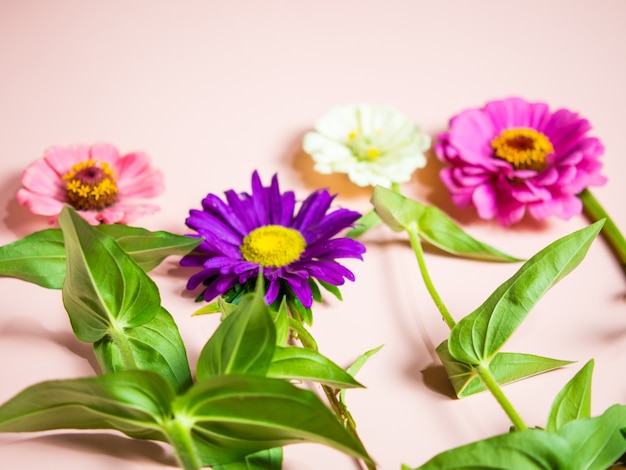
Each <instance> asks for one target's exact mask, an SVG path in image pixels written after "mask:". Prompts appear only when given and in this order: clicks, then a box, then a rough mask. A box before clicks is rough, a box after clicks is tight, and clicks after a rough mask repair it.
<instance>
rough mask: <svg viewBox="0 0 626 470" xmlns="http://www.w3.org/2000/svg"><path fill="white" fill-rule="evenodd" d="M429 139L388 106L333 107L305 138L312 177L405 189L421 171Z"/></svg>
mask: <svg viewBox="0 0 626 470" xmlns="http://www.w3.org/2000/svg"><path fill="white" fill-rule="evenodd" d="M429 147H430V137H429V136H427V135H426V134H424V133H422V132H421V130H420V128H419V127H418V126H417V125H415V124H414V123H413V122H412V121H411V120H410V119H409V118H408V117H407V116H405V115H404V114H402V113H400V112H399V111H398V110H397V109H395V108H393V107H392V106H374V105H370V104H360V105H349V106H336V107H334V108H332V109H330V110H329V111H328V112H327V113H326V114H325V115H324V116H322V117H321V118H320V119H319V120H318V121H317V123H316V124H315V131H311V132H308V133H307V134H306V135H305V136H304V142H303V148H304V151H305V152H306V153H308V154H309V155H311V157H312V158H313V160H314V161H315V167H314V168H315V171H317V172H319V173H323V174H330V173H346V174H347V175H348V178H350V180H351V181H352V182H353V183H355V184H356V185H358V186H376V185H380V186H384V187H387V188H388V187H391V185H392V184H394V183H406V182H407V181H409V180H410V179H411V176H412V175H413V172H414V171H415V170H416V169H418V168H422V167H423V166H424V165H426V157H425V156H424V151H426V150H427V149H428V148H429Z"/></svg>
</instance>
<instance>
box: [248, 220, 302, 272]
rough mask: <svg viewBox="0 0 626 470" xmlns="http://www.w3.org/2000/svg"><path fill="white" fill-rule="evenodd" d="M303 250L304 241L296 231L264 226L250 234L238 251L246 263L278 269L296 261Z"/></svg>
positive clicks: (275, 226)
mask: <svg viewBox="0 0 626 470" xmlns="http://www.w3.org/2000/svg"><path fill="white" fill-rule="evenodd" d="M305 248H306V241H305V240H304V237H303V236H302V234H300V232H298V231H297V230H294V229H292V228H288V227H283V226H282V225H266V226H264V227H259V228H257V229H254V230H253V231H252V232H250V233H249V234H248V235H247V236H246V237H245V238H244V239H243V244H242V245H241V248H240V249H239V250H240V251H241V255H242V256H243V258H244V259H245V260H246V261H250V262H252V263H257V264H260V265H261V266H265V267H275V268H278V267H281V266H286V265H288V264H290V263H293V262H294V261H296V260H297V259H298V258H300V255H301V254H302V252H303V251H304V249H305Z"/></svg>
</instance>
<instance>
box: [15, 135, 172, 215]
mask: <svg viewBox="0 0 626 470" xmlns="http://www.w3.org/2000/svg"><path fill="white" fill-rule="evenodd" d="M162 179H163V178H162V174H161V172H160V171H159V170H155V169H153V168H151V167H150V161H149V158H148V156H147V155H146V154H144V153H131V154H128V155H125V156H123V157H120V155H119V152H118V151H117V149H116V148H115V147H113V146H112V145H110V144H98V145H94V146H92V147H87V146H85V145H80V146H76V147H69V148H65V147H52V148H50V149H48V150H46V151H45V152H44V158H43V159H42V160H38V161H36V162H34V163H32V164H31V165H30V166H29V167H28V168H26V169H25V170H24V173H23V174H22V188H20V189H19V190H18V192H17V194H16V198H17V200H18V201H19V203H20V204H23V205H25V206H27V207H28V208H29V209H30V210H31V211H32V212H33V213H35V214H41V215H47V216H52V219H51V221H54V220H56V218H57V217H58V215H59V213H60V212H61V210H62V209H63V207H64V206H65V205H70V206H72V207H74V209H76V210H77V211H78V213H79V214H80V215H82V216H83V218H84V219H85V220H87V221H88V222H89V223H90V224H92V225H97V224H100V223H106V224H114V223H126V224H127V223H131V222H134V221H135V220H136V219H138V218H139V217H141V216H143V215H148V214H153V213H155V212H157V211H158V210H159V207H158V206H156V205H154V204H147V203H145V202H143V201H142V199H145V198H151V197H154V196H157V195H159V194H161V193H162V192H163V191H164V186H163V181H162Z"/></svg>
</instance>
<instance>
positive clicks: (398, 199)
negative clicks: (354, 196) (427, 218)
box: [371, 186, 424, 232]
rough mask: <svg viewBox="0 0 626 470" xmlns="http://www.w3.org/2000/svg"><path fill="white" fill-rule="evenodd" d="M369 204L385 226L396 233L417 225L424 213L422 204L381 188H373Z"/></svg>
mask: <svg viewBox="0 0 626 470" xmlns="http://www.w3.org/2000/svg"><path fill="white" fill-rule="evenodd" d="M371 202H372V204H373V205H374V209H375V210H376V214H378V216H379V217H380V218H381V220H382V221H383V222H384V223H385V225H387V226H388V227H389V228H391V230H394V231H396V232H402V231H404V230H408V229H409V228H410V227H411V226H414V225H415V224H417V222H418V221H419V219H420V217H421V216H422V214H423V213H424V206H423V205H422V204H420V203H418V202H416V201H413V200H411V199H408V198H406V197H404V196H402V195H401V194H398V193H396V192H395V191H392V190H391V189H387V188H384V187H382V186H376V187H374V192H373V193H372V198H371Z"/></svg>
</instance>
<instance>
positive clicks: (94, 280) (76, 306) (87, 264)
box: [59, 207, 161, 343]
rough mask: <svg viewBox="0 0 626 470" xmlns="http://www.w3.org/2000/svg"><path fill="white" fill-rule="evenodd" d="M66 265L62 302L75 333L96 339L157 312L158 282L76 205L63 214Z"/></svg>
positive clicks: (61, 216) (158, 305)
mask: <svg viewBox="0 0 626 470" xmlns="http://www.w3.org/2000/svg"><path fill="white" fill-rule="evenodd" d="M59 224H60V225H61V229H62V230H63V236H64V238H65V247H66V256H67V260H66V261H67V266H66V276H65V281H64V283H63V304H64V305H65V308H66V310H67V312H68V314H69V317H70V322H71V324H72V328H73V330H74V333H75V334H76V336H77V337H78V339H80V340H81V341H85V342H90V343H93V342H95V341H98V340H99V339H101V338H103V337H104V336H105V335H106V334H107V331H108V330H109V329H110V328H114V329H117V330H122V329H124V328H132V327H136V326H140V325H143V324H144V323H147V322H148V321H150V320H151V319H152V318H154V316H155V315H156V314H157V313H158V312H159V310H160V308H161V306H160V303H161V298H160V295H159V291H158V288H157V286H156V284H155V283H154V281H152V279H150V278H149V277H148V276H147V275H146V273H145V272H144V271H143V270H142V269H141V268H140V267H139V266H138V265H137V263H135V262H134V261H133V260H132V258H130V256H129V255H127V254H126V253H124V251H123V250H122V249H121V248H120V247H119V245H118V244H117V242H116V241H115V240H114V239H113V238H111V237H109V236H108V235H105V234H103V233H102V232H100V231H98V230H96V229H95V228H94V227H92V226H91V225H89V224H88V223H87V222H86V221H85V220H84V219H83V218H82V217H81V216H80V215H78V214H77V213H76V211H74V210H73V209H70V208H69V207H65V208H64V209H63V210H62V211H61V214H60V216H59Z"/></svg>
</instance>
